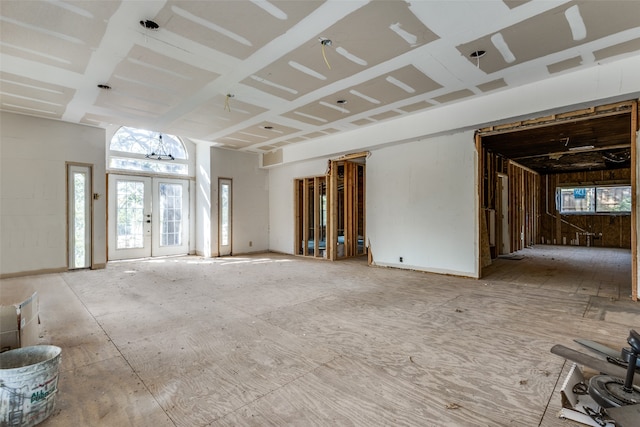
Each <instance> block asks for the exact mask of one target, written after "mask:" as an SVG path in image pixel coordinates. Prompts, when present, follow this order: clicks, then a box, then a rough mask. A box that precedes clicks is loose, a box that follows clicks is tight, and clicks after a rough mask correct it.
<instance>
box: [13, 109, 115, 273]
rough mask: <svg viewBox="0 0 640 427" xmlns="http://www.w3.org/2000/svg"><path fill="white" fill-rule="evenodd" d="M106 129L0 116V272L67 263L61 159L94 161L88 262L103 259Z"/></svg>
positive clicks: (49, 268) (98, 263) (63, 164)
mask: <svg viewBox="0 0 640 427" xmlns="http://www.w3.org/2000/svg"><path fill="white" fill-rule="evenodd" d="M104 146H105V131H104V129H98V128H93V127H88V126H82V125H75V124H70V123H64V122H59V121H54V120H47V119H40V118H34V117H28V116H22V115H16V114H10V113H1V115H0V275H4V276H6V275H12V274H20V273H38V272H47V271H56V270H64V269H66V268H67V206H66V194H67V191H66V162H78V163H86V164H92V165H93V192H94V193H98V194H99V195H100V198H99V199H98V200H93V265H94V266H96V267H102V266H104V265H105V263H106V201H107V197H106V184H105V155H104Z"/></svg>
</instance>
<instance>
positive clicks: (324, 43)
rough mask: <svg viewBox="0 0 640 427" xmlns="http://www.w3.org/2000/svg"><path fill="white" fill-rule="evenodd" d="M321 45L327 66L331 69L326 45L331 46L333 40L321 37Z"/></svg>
mask: <svg viewBox="0 0 640 427" xmlns="http://www.w3.org/2000/svg"><path fill="white" fill-rule="evenodd" d="M320 46H321V47H322V57H323V58H324V63H325V64H327V68H329V69H331V65H329V61H328V60H327V53H326V52H325V49H324V47H325V46H331V40H329V39H320Z"/></svg>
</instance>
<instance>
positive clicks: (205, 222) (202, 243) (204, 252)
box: [192, 144, 212, 257]
mask: <svg viewBox="0 0 640 427" xmlns="http://www.w3.org/2000/svg"><path fill="white" fill-rule="evenodd" d="M196 160H197V163H196V166H195V176H196V182H195V191H194V193H192V194H195V251H196V254H198V255H200V256H203V257H210V256H211V206H212V203H211V148H210V147H209V146H208V145H206V144H198V145H196Z"/></svg>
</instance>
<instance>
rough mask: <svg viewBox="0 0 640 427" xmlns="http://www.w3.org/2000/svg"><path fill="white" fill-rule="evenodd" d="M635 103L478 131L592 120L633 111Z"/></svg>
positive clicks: (503, 130) (517, 128)
mask: <svg viewBox="0 0 640 427" xmlns="http://www.w3.org/2000/svg"><path fill="white" fill-rule="evenodd" d="M634 105H636V101H624V102H618V103H615V104H607V105H601V106H598V107H591V108H585V109H582V110H577V111H570V112H566V113H560V114H551V115H548V116H544V117H539V118H535V119H530V120H521V121H517V122H513V123H507V124H501V125H495V126H488V127H485V128H482V129H480V130H479V131H478V133H479V134H480V135H481V136H488V135H493V134H497V133H505V132H517V131H525V130H530V129H533V128H536V127H541V126H548V125H550V124H555V123H559V122H563V121H577V120H590V119H593V118H594V117H605V116H610V115H616V114H620V113H622V112H625V111H631V110H632V109H633V108H634Z"/></svg>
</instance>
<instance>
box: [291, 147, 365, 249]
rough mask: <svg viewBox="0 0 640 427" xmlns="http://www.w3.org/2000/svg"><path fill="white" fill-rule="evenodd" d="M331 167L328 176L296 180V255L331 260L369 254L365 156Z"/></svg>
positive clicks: (333, 163) (337, 161) (339, 161)
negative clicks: (367, 244) (366, 225)
mask: <svg viewBox="0 0 640 427" xmlns="http://www.w3.org/2000/svg"><path fill="white" fill-rule="evenodd" d="M329 166H330V168H329V171H328V173H327V175H324V176H316V177H310V178H300V179H296V180H294V193H295V196H294V197H295V209H296V221H295V231H294V253H295V254H297V255H302V256H309V257H315V258H325V259H330V260H337V259H345V258H352V257H357V256H363V255H366V254H367V247H366V244H365V238H366V227H365V224H366V221H365V218H366V211H365V206H366V204H365V194H366V191H365V190H366V189H365V183H366V166H365V157H364V156H363V157H360V158H356V159H350V160H331V161H330V163H329Z"/></svg>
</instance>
